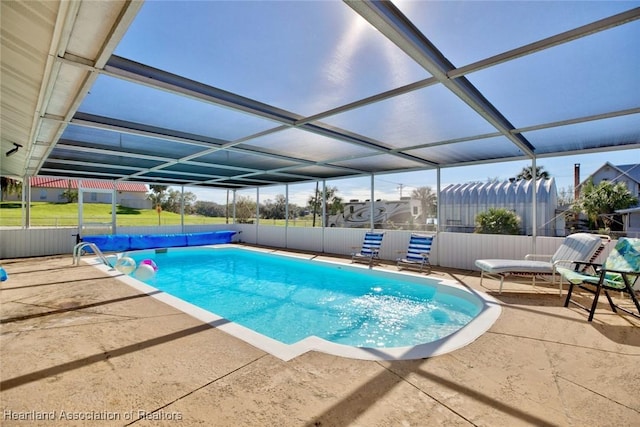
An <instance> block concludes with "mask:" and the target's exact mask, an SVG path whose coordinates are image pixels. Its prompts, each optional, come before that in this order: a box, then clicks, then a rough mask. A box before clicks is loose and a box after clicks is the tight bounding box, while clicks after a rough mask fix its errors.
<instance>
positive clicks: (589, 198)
mask: <svg viewBox="0 0 640 427" xmlns="http://www.w3.org/2000/svg"><path fill="white" fill-rule="evenodd" d="M637 203H638V199H637V198H636V197H634V196H633V195H632V194H631V192H630V191H629V189H628V188H627V186H626V185H625V184H624V183H623V182H618V183H614V182H611V181H602V182H600V183H599V184H598V185H595V184H594V183H593V181H592V180H589V181H587V182H585V183H584V185H583V186H582V189H581V191H580V197H579V198H578V200H576V203H575V206H574V207H575V209H577V210H578V211H581V212H583V213H585V214H586V215H587V217H588V218H589V221H590V224H591V226H592V227H593V228H594V229H596V228H600V226H601V225H602V226H603V227H604V228H607V229H609V230H610V229H611V225H612V222H613V215H612V214H613V213H614V212H615V211H617V210H619V209H626V208H630V207H632V206H635V205H636V204H637Z"/></svg>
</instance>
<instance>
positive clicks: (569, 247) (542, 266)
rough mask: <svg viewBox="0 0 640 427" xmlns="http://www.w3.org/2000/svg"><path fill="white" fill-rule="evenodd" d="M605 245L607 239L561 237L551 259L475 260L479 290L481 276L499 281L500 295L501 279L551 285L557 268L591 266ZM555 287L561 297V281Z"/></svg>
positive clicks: (578, 236)
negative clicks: (542, 281)
mask: <svg viewBox="0 0 640 427" xmlns="http://www.w3.org/2000/svg"><path fill="white" fill-rule="evenodd" d="M609 241H610V239H609V236H604V235H598V234H588V233H575V234H570V235H569V236H567V237H565V239H564V242H562V245H560V247H559V248H558V250H557V251H556V252H555V253H554V254H553V255H551V256H549V255H533V254H529V255H527V256H525V259H478V260H476V267H478V268H479V269H480V270H481V275H480V286H482V280H483V279H484V278H485V276H488V277H497V278H499V279H500V290H499V293H502V285H503V282H504V279H505V277H509V276H517V277H526V278H532V284H533V286H535V285H536V277H539V278H548V277H549V276H551V282H552V283H555V278H556V268H557V267H558V266H559V265H566V266H571V265H572V264H571V263H572V262H573V261H591V262H593V261H595V259H596V257H597V256H598V254H600V252H602V250H603V248H604V246H605V245H606V244H607V243H608V242H609ZM535 258H538V259H535ZM544 258H546V259H544ZM558 283H559V291H560V296H562V281H558Z"/></svg>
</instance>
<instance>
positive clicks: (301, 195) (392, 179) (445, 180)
mask: <svg viewBox="0 0 640 427" xmlns="http://www.w3.org/2000/svg"><path fill="white" fill-rule="evenodd" d="M606 162H609V163H611V164H613V165H627V164H635V163H640V150H638V149H635V150H622V151H610V152H603V153H593V154H583V155H576V156H564V157H554V158H548V159H538V160H537V165H538V166H543V167H544V169H545V170H546V171H547V172H549V173H550V174H551V176H552V177H554V179H555V180H556V187H557V189H558V191H560V190H561V189H563V188H564V189H567V190H568V189H569V188H570V187H571V188H572V187H573V182H574V176H573V173H574V164H575V163H579V164H580V179H581V181H582V180H584V179H586V178H587V177H588V176H589V175H590V174H592V173H594V172H595V171H596V170H597V169H598V168H600V166H602V165H603V164H605V163H606ZM530 165H531V162H530V161H526V160H525V161H517V162H502V163H493V164H486V165H474V166H463V167H457V168H446V169H442V172H441V179H442V182H441V186H442V188H444V187H446V186H447V185H449V184H461V183H465V182H469V181H485V180H487V179H489V178H498V179H499V180H508V179H509V178H510V177H513V176H515V175H517V174H518V173H519V172H520V171H521V170H522V168H523V167H526V166H530ZM370 183H371V179H370V178H369V177H364V178H354V179H344V180H331V181H327V186H332V187H333V186H335V187H338V190H339V192H338V195H339V196H341V197H342V198H343V199H345V200H350V199H359V200H365V199H368V198H370V194H371V193H370V190H369V184H370ZM321 185H322V184H321ZM419 186H429V187H432V188H433V189H434V190H435V189H436V173H435V171H421V172H407V173H403V174H385V175H376V178H375V187H376V193H375V198H376V199H387V200H393V199H395V198H398V197H400V188H401V187H402V195H403V196H409V195H410V194H411V190H412V189H414V188H416V187H419ZM314 189H315V184H314V183H308V184H299V185H292V186H290V188H289V196H290V199H291V202H292V203H295V204H298V205H302V206H303V205H305V203H306V200H307V199H308V197H309V195H311V194H313V191H314ZM185 191H191V192H192V193H194V194H196V196H197V197H198V200H202V201H205V200H206V201H214V202H217V203H221V204H224V203H225V200H226V192H225V191H223V190H213V191H212V190H201V189H198V188H196V187H185ZM238 194H241V195H245V196H249V197H251V198H252V199H255V196H256V191H255V189H251V190H243V191H241V192H239V193H238ZM277 194H282V195H284V194H285V188H284V186H278V187H264V188H261V189H260V201H261V202H264V201H265V200H267V199H271V200H273V199H274V198H275V196H276V195H277Z"/></svg>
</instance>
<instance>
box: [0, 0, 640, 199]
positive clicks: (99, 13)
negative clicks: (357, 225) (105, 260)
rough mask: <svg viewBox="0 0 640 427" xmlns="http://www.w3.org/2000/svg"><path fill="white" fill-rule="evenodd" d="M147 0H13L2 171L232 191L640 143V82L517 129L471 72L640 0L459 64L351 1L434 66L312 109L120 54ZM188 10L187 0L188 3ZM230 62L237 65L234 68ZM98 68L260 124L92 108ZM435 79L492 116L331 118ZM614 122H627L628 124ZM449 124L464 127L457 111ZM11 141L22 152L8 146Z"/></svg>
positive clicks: (383, 5) (387, 12) (634, 17)
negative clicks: (187, 120)
mask: <svg viewBox="0 0 640 427" xmlns="http://www.w3.org/2000/svg"><path fill="white" fill-rule="evenodd" d="M142 5H143V3H142V2H137V1H110V2H94V1H77V2H65V1H60V2H51V1H49V0H44V1H30V2H2V6H1V7H2V11H1V14H2V55H1V56H2V58H1V61H2V64H1V71H2V79H1V84H2V126H1V132H2V135H1V147H2V148H1V149H2V152H1V153H0V158H1V160H2V161H1V164H0V174H1V175H2V176H9V177H13V178H17V179H23V178H25V177H28V176H35V175H47V176H64V177H73V178H91V179H109V180H121V181H133V182H145V183H150V184H165V185H199V186H204V187H219V188H230V189H234V188H245V187H259V186H264V185H274V184H285V183H293V182H304V181H313V180H322V179H331V178H338V177H349V176H361V175H368V174H378V173H388V172H405V171H413V170H422V169H435V168H443V167H451V166H461V165H466V164H477V163H489V162H499V161H509V160H521V159H532V160H533V159H536V158H544V157H554V156H560V155H572V154H579V153H587V152H598V151H608V150H623V149H634V148H640V94H639V93H636V95H637V96H636V102H635V105H628V104H625V105H624V107H625V108H620V109H610V108H609V109H603V110H599V111H597V112H595V113H594V114H583V115H579V116H575V117H568V118H567V117H559V118H558V119H557V120H547V121H539V122H535V123H530V124H527V125H526V126H523V127H519V128H518V127H516V126H515V125H514V124H513V123H512V120H511V119H510V117H509V114H507V113H506V112H504V111H502V110H501V109H499V108H498V107H496V106H495V105H494V104H493V103H492V101H491V96H489V95H488V94H486V93H484V92H483V91H482V90H481V89H479V88H478V87H477V86H476V85H474V83H473V82H472V79H469V78H468V76H469V75H471V74H472V73H476V72H479V71H481V70H486V69H492V68H493V67H497V66H499V65H501V64H505V63H510V62H512V61H516V60H518V59H520V58H524V57H527V56H530V55H534V54H536V53H538V52H542V51H545V50H548V49H552V48H553V47H556V46H559V45H568V44H571V43H574V42H576V41H584V40H585V39H586V38H587V37H588V36H591V35H593V34H596V33H600V32H606V31H610V30H612V29H614V28H616V27H620V26H625V25H626V26H629V25H633V26H634V28H637V27H638V18H640V8H638V7H636V8H633V9H629V10H626V11H623V12H621V13H617V14H614V15H611V16H608V17H605V18H603V19H599V20H595V21H593V22H590V23H588V24H586V25H581V26H578V27H576V28H572V29H570V30H568V31H563V32H559V33H557V34H554V35H552V36H550V37H545V38H542V39H539V40H537V41H535V42H533V43H529V44H525V45H522V46H519V47H517V48H515V49H510V50H507V51H504V52H501V53H499V54H497V55H490V56H487V57H484V58H482V59H480V60H478V61H475V62H472V63H469V64H466V65H464V66H461V67H456V66H454V65H453V64H452V63H451V62H450V61H449V60H448V59H447V58H446V57H445V55H444V54H443V53H442V52H441V51H440V50H439V49H438V47H437V46H435V44H434V43H432V42H431V41H430V40H429V39H428V38H427V37H426V36H425V34H424V33H423V32H422V31H421V30H420V28H419V26H418V25H417V24H416V23H414V22H412V21H411V20H410V19H409V18H408V17H407V16H406V15H405V14H403V13H402V12H401V11H400V9H399V8H398V7H396V6H395V5H394V4H393V3H391V2H377V1H345V3H344V4H343V5H342V6H343V7H350V8H351V9H352V10H353V11H355V12H356V13H357V14H358V15H360V16H361V17H362V18H364V19H365V20H366V22H367V23H368V25H370V26H372V27H373V28H374V29H375V30H377V31H378V32H379V33H381V34H382V35H383V36H384V37H386V38H387V39H388V40H390V41H391V42H392V43H393V44H394V45H395V46H396V47H397V48H399V49H400V50H402V51H403V52H404V53H405V54H406V55H407V56H408V57H409V58H411V60H413V61H414V62H415V63H416V64H418V65H419V66H420V67H422V68H423V69H424V71H425V72H426V73H425V76H426V77H424V78H421V79H418V80H415V81H412V82H410V83H408V84H404V85H399V86H398V87H394V88H392V89H390V90H383V91H380V92H378V93H375V94H373V95H369V96H366V97H363V98H360V99H357V100H355V101H350V102H345V103H343V104H341V105H339V106H337V107H333V108H330V109H327V110H326V111H322V112H316V113H314V114H311V115H305V114H302V113H300V112H295V111H287V110H285V109H283V108H278V107H276V106H274V105H270V104H268V103H265V102H261V101H258V100H257V99H252V98H249V97H247V96H242V95H240V94H238V93H233V92H231V91H228V90H224V89H222V88H219V87H215V86H212V85H210V84H207V83H204V82H201V81H196V80H193V79H190V78H188V77H186V76H181V75H177V74H174V73H171V72H169V71H166V70H161V69H158V68H155V67H153V66H150V65H146V64H142V63H139V62H136V61H135V60H132V59H127V58H124V57H121V56H117V55H114V50H115V49H116V47H117V46H118V44H119V43H120V41H121V39H122V38H123V37H124V36H125V34H126V31H127V29H128V28H129V27H130V25H131V23H132V22H133V21H134V19H135V18H136V15H137V14H138V13H139V11H140V10H141V8H142ZM182 7H188V5H187V4H184V3H183V6H182ZM638 33H640V31H638ZM630 47H631V48H630V49H629V50H628V51H626V52H625V53H624V54H625V55H631V56H635V58H636V65H637V64H638V61H640V59H639V58H638V56H639V55H638V52H640V38H638V39H636V40H635V42H633V43H631V46H630ZM550 66H551V65H550ZM637 70H638V68H637V67H635V68H633V67H632V68H630V69H625V70H622V72H624V73H629V74H630V75H631V74H635V73H637ZM228 71H229V72H230V73H233V72H234V70H233V69H232V68H231V69H229V70H228ZM98 78H105V79H116V80H118V81H122V82H126V83H127V84H132V85H135V86H143V87H145V88H148V89H149V90H152V91H158V92H162V93H166V94H171V95H172V96H176V97H179V98H186V99H188V100H190V102H194V103H197V104H198V105H202V106H207V108H224V109H226V110H230V111H232V112H233V113H234V114H237V115H238V116H241V117H245V116H246V117H250V118H258V119H260V121H261V122H260V123H261V126H259V127H257V128H255V129H250V130H247V131H246V132H240V133H239V134H238V136H236V137H234V138H221V137H219V136H218V135H215V134H214V133H213V132H212V134H203V133H197V132H196V133H194V132H188V131H185V130H184V129H179V128H177V127H171V126H166V127H165V126H158V125H157V124H151V123H148V122H141V121H132V120H125V119H123V118H122V117H118V116H116V115H100V114H94V113H91V112H87V111H81V110H80V107H81V104H82V102H83V100H84V99H85V97H86V96H87V94H88V93H89V92H90V90H91V89H92V87H93V86H94V84H95V83H96V81H97V79H98ZM514 78H518V77H517V76H514ZM636 81H637V76H636ZM265 84H268V82H265ZM598 84H601V85H605V84H607V82H606V81H601V82H598ZM435 86H438V87H441V88H444V89H445V90H446V91H448V92H449V94H451V95H453V96H454V97H455V98H457V99H458V100H459V101H462V103H464V104H465V105H466V106H467V107H468V108H469V109H470V111H472V112H473V114H474V115H475V116H476V117H477V118H478V120H479V121H482V122H484V123H485V124H488V126H487V127H484V128H482V129H483V130H482V131H476V132H474V133H470V134H466V135H462V136H454V137H451V138H441V139H436V140H425V139H422V138H406V139H403V140H402V141H401V142H397V141H391V140H387V139H386V138H384V137H383V136H381V137H372V136H368V135H364V134H363V132H362V131H361V130H358V129H357V128H355V127H354V128H351V127H350V124H349V122H348V121H346V122H344V121H340V123H341V124H340V125H339V126H338V125H336V124H332V122H333V123H335V122H334V119H335V118H336V117H338V116H340V115H343V114H349V113H356V114H357V113H360V112H362V111H366V109H367V108H368V107H371V106H375V105H376V104H378V103H382V102H384V101H388V100H394V99H398V98H399V97H402V96H404V95H413V94H416V93H418V92H419V91H422V90H427V89H429V88H433V87H435ZM639 88H640V86H635V87H631V88H629V90H630V91H638V90H639ZM175 114H179V111H176V112H175ZM362 114H363V115H364V114H365V113H362ZM421 119H422V118H421V117H414V118H413V122H414V123H416V124H418V122H420V121H421ZM616 120H625V121H624V126H620V125H619V121H616ZM602 121H610V125H608V126H606V128H607V131H606V137H604V138H594V137H593V136H592V135H589V131H588V130H586V131H584V132H585V133H584V135H579V136H578V137H577V138H576V139H574V140H573V141H571V143H557V142H556V141H555V140H554V138H557V134H555V133H553V134H552V135H551V136H549V137H548V138H547V139H545V137H544V131H548V130H558V129H561V128H570V127H575V126H577V125H581V124H589V123H596V122H602ZM450 126H458V124H456V120H452V121H451V125H450ZM487 128H489V129H488V130H487ZM540 132H542V133H543V135H542V136H541V137H538V138H536V141H540V142H536V141H533V140H531V138H529V137H528V135H532V134H536V135H538V134H539V133H540ZM495 141H500V143H499V144H498V143H494V142H495ZM16 144H18V145H16ZM320 147H325V148H323V149H322V150H320ZM13 148H18V151H17V152H16V153H15V154H13V155H11V156H6V154H5V153H7V152H9V151H10V150H11V149H13Z"/></svg>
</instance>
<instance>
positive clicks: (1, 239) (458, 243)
mask: <svg viewBox="0 0 640 427" xmlns="http://www.w3.org/2000/svg"><path fill="white" fill-rule="evenodd" d="M219 230H234V231H238V232H239V234H237V235H236V236H235V238H234V241H237V242H244V243H249V244H255V245H263V246H270V247H275V248H285V249H291V250H300V251H308V252H316V253H326V254H336V255H344V256H349V255H350V254H351V253H352V252H354V251H358V250H359V248H360V246H361V244H362V241H363V237H364V233H365V231H366V230H365V229H356V228H335V227H334V228H320V227H317V228H305V227H281V226H269V225H255V224H219V225H199V226H184V228H182V227H181V226H166V227H156V226H145V227H118V229H117V233H118V234H171V233H199V232H207V231H219ZM75 234H77V228H75V227H70V228H30V229H2V230H0V259H7V258H23V257H34V256H46V255H59V254H69V256H71V254H72V252H73V247H74V245H75V244H76V237H75ZM410 234H411V232H410V231H405V230H385V236H384V239H383V242H382V246H381V249H380V257H381V258H382V259H383V260H389V261H393V260H395V259H396V258H398V257H400V256H401V255H403V254H404V253H405V252H406V249H407V245H408V243H409V236H410ZM563 240H564V239H563V238H562V237H538V238H537V239H536V240H535V247H534V241H533V239H532V238H531V237H530V236H503V235H490V234H469V233H453V232H440V233H438V234H437V237H436V239H435V241H434V245H433V249H432V255H431V263H432V264H433V265H438V266H441V267H450V268H459V269H465V270H476V267H475V265H474V263H475V260H476V259H479V258H510V259H513V258H523V257H524V256H525V255H526V254H528V253H537V254H553V253H554V252H555V250H556V249H557V248H558V247H559V246H560V245H561V244H562V241H563ZM612 246H613V245H610V247H612ZM607 253H608V250H605V251H604V252H603V254H602V255H601V256H600V257H601V259H603V258H604V257H606V254H607Z"/></svg>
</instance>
